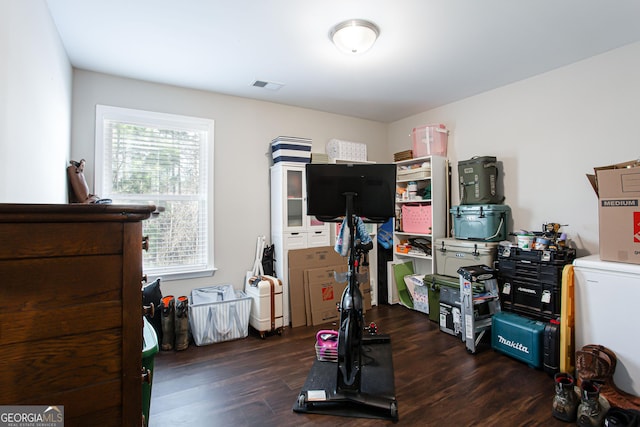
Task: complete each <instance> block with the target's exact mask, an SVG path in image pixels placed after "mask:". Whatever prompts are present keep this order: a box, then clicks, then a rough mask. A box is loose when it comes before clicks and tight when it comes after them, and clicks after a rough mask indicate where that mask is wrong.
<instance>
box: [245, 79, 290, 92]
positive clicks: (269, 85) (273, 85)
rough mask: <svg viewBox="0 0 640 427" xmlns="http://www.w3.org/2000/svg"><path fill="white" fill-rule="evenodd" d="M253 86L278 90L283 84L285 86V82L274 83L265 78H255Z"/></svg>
mask: <svg viewBox="0 0 640 427" xmlns="http://www.w3.org/2000/svg"><path fill="white" fill-rule="evenodd" d="M251 86H253V87H262V88H265V89H269V90H278V89H280V88H281V87H282V86H284V84H282V83H274V82H267V81H265V80H254V81H253V83H251Z"/></svg>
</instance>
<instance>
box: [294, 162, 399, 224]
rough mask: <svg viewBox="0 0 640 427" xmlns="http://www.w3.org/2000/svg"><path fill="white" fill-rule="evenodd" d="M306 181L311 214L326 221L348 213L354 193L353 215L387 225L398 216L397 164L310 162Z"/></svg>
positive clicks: (337, 219) (334, 220)
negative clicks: (396, 208)
mask: <svg viewBox="0 0 640 427" xmlns="http://www.w3.org/2000/svg"><path fill="white" fill-rule="evenodd" d="M306 180H307V215H314V216H316V217H317V218H318V219H320V220H322V221H329V222H331V221H333V222H336V221H339V217H341V216H344V215H345V214H346V212H347V197H346V193H353V210H354V212H353V213H354V214H355V215H357V216H359V217H361V218H362V219H363V220H364V221H368V222H386V221H387V220H388V219H389V218H391V217H393V216H394V215H395V191H396V166H395V165H392V164H317V163H309V164H307V165H306Z"/></svg>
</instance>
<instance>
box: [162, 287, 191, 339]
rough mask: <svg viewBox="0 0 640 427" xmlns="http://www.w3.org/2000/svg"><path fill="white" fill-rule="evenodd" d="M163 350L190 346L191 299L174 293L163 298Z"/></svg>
mask: <svg viewBox="0 0 640 427" xmlns="http://www.w3.org/2000/svg"><path fill="white" fill-rule="evenodd" d="M160 312H161V313H162V346H161V348H162V350H165V351H166V350H173V349H176V350H178V351H180V350H186V349H187V347H189V317H188V314H189V299H188V298H187V297H186V296H181V297H178V299H177V300H176V299H175V298H174V297H173V295H167V296H166V297H163V298H162V301H161V303H160Z"/></svg>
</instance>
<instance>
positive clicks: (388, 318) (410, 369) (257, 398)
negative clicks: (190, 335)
mask: <svg viewBox="0 0 640 427" xmlns="http://www.w3.org/2000/svg"><path fill="white" fill-rule="evenodd" d="M365 320H366V321H367V322H369V321H374V322H376V323H377V325H378V328H379V331H380V332H381V333H388V334H390V335H391V340H392V348H393V363H394V371H395V388H396V396H397V400H398V412H399V421H398V422H397V424H398V425H407V426H414V425H421V426H471V425H481V426H561V425H566V424H565V423H563V422H560V421H558V420H556V419H555V418H553V416H552V415H551V402H552V399H553V394H554V391H553V379H552V378H551V377H550V376H549V375H547V374H546V373H544V372H543V371H541V370H536V369H532V368H530V367H529V366H527V365H526V364H524V363H521V362H519V361H517V360H515V359H512V358H510V357H508V356H504V355H502V354H500V353H496V352H494V351H493V350H492V349H491V348H489V347H485V348H481V349H480V350H479V351H478V352H477V353H476V354H475V355H472V354H469V353H468V352H467V351H466V348H465V346H464V343H462V341H460V340H459V339H457V338H455V337H453V336H451V335H447V334H445V333H443V332H440V331H439V329H438V325H437V324H436V323H434V322H430V321H429V319H428V316H426V315H425V314H422V313H419V312H416V311H412V310H409V309H407V308H405V307H402V306H399V305H394V306H389V305H381V306H378V307H374V308H373V309H372V310H370V311H369V312H367V314H366V316H365ZM326 326H331V325H326ZM319 329H325V328H321V327H300V328H287V329H285V330H284V333H283V335H282V336H277V335H273V336H268V337H267V338H266V339H264V340H262V339H260V338H259V336H258V335H257V333H255V332H254V331H250V333H249V336H248V337H247V338H245V339H241V340H236V341H229V342H223V343H217V344H213V345H209V346H203V347H196V346H194V345H193V344H191V345H190V347H189V348H188V349H187V350H185V351H182V352H173V351H171V352H160V353H158V355H157V356H156V357H155V368H154V382H153V388H152V399H151V409H150V423H149V425H150V427H176V426H203V427H205V426H279V427H280V426H309V425H314V426H315V425H321V426H332V425H353V426H372V425H376V426H377V425H393V424H394V423H393V422H391V421H385V420H371V419H364V418H347V417H339V416H334V415H314V414H299V413H295V412H293V411H292V407H293V405H294V402H295V400H296V397H297V396H298V393H299V392H300V390H301V388H302V386H303V384H304V382H305V380H306V378H307V374H308V373H309V370H310V368H311V366H312V364H313V361H314V358H315V350H314V343H315V333H316V331H317V330H319Z"/></svg>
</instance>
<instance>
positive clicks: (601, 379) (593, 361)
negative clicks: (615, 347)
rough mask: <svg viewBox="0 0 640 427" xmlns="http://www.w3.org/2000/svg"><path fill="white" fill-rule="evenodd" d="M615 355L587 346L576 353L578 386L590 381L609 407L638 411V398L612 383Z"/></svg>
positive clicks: (599, 347)
mask: <svg viewBox="0 0 640 427" xmlns="http://www.w3.org/2000/svg"><path fill="white" fill-rule="evenodd" d="M617 361H618V359H617V357H616V354H615V353H614V352H613V351H612V350H610V349H608V348H607V347H605V346H602V345H597V344H589V345H585V346H584V347H582V349H580V350H578V351H576V371H577V376H578V386H579V387H581V386H582V381H585V380H592V381H594V382H596V383H598V385H599V386H600V394H601V395H602V396H604V397H605V398H606V399H607V401H609V403H611V406H616V407H618V408H625V409H634V410H640V397H638V396H634V395H632V394H629V393H626V392H624V391H622V390H620V389H619V388H618V387H617V386H616V385H615V383H614V382H613V374H614V372H615V370H616V364H617Z"/></svg>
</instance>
